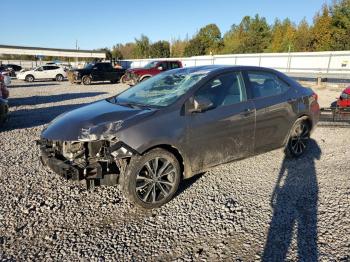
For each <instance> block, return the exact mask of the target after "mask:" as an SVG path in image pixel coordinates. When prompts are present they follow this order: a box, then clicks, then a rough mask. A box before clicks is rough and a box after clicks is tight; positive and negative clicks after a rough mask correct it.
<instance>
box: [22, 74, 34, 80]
mask: <svg viewBox="0 0 350 262" xmlns="http://www.w3.org/2000/svg"><path fill="white" fill-rule="evenodd" d="M28 76H31V77H33V79H35V76H34V75H33V74H27V75H26V76H25V77H24V79H27V77H28Z"/></svg>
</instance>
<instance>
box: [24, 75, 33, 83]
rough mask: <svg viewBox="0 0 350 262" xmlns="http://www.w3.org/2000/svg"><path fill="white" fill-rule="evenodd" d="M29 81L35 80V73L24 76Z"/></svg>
mask: <svg viewBox="0 0 350 262" xmlns="http://www.w3.org/2000/svg"><path fill="white" fill-rule="evenodd" d="M24 79H25V80H26V81H27V82H34V80H35V79H34V76H33V75H26V77H25V78H24Z"/></svg>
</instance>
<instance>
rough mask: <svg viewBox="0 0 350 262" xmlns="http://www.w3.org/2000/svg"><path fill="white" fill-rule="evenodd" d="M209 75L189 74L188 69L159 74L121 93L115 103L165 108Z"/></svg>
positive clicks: (200, 72) (205, 73) (203, 73)
mask: <svg viewBox="0 0 350 262" xmlns="http://www.w3.org/2000/svg"><path fill="white" fill-rule="evenodd" d="M207 74H208V72H204V71H199V72H189V71H188V70H186V69H179V70H175V71H174V70H172V71H169V72H165V73H162V74H158V75H156V76H154V77H152V78H150V79H148V80H147V81H144V82H141V83H139V84H138V85H136V86H134V87H131V88H129V89H128V90H126V91H125V92H123V93H121V94H120V95H118V96H117V97H116V99H115V102H116V103H118V104H124V103H127V104H136V105H141V106H150V107H151V106H154V107H165V106H168V105H170V104H172V103H174V102H175V101H176V100H177V99H178V98H179V97H180V96H182V95H183V94H185V93H186V92H187V91H188V90H189V89H190V88H191V87H192V86H194V85H195V84H196V83H198V82H199V81H200V80H201V79H202V78H203V77H205V76H206V75H207Z"/></svg>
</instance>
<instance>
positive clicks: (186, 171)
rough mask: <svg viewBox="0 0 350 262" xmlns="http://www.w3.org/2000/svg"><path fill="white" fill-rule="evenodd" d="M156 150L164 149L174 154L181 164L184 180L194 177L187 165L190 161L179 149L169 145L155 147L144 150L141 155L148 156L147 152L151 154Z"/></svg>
mask: <svg viewBox="0 0 350 262" xmlns="http://www.w3.org/2000/svg"><path fill="white" fill-rule="evenodd" d="M155 148H161V149H164V150H166V151H168V152H170V153H172V154H173V155H174V156H175V157H176V159H177V160H178V161H179V164H180V168H181V173H182V178H189V177H191V176H193V174H192V171H191V168H190V167H189V165H187V163H188V161H187V160H186V156H184V155H183V153H182V152H181V151H180V150H179V149H178V148H177V147H175V146H173V145H169V144H158V145H154V146H152V147H150V148H147V149H146V150H144V151H143V152H142V153H141V155H143V154H146V153H147V152H149V151H151V150H152V149H155Z"/></svg>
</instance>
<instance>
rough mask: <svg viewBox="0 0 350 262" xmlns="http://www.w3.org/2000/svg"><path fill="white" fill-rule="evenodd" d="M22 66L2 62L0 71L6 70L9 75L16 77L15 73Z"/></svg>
mask: <svg viewBox="0 0 350 262" xmlns="http://www.w3.org/2000/svg"><path fill="white" fill-rule="evenodd" d="M21 70H22V67H21V66H19V65H15V64H2V65H1V66H0V71H2V72H4V71H5V72H8V75H9V76H10V77H16V73H17V72H19V71H21Z"/></svg>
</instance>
